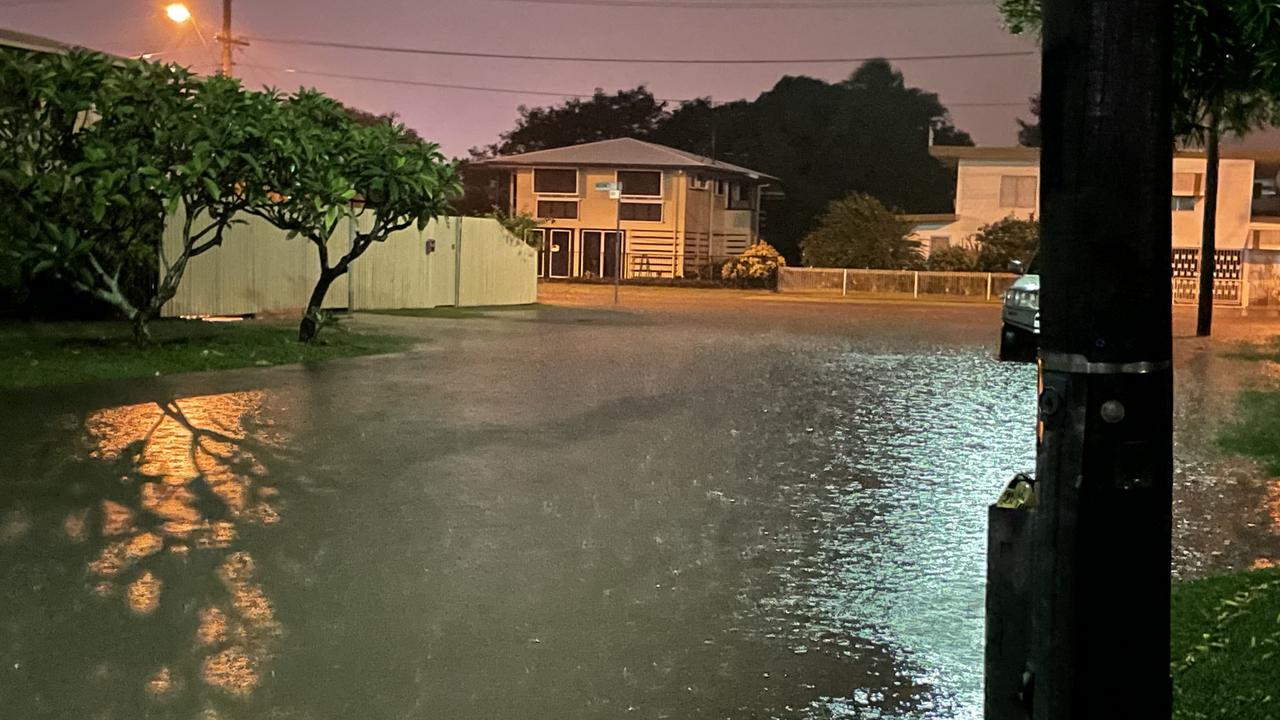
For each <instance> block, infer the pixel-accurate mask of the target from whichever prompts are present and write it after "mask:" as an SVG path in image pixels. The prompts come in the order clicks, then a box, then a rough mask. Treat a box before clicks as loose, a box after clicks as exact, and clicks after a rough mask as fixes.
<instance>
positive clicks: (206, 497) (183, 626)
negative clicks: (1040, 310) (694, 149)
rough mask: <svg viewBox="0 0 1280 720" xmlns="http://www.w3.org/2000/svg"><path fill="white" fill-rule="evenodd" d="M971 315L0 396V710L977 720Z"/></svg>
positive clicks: (678, 323)
mask: <svg viewBox="0 0 1280 720" xmlns="http://www.w3.org/2000/svg"><path fill="white" fill-rule="evenodd" d="M834 313H839V315H838V316H837V315H836V314H834ZM991 314H992V313H991V309H990V308H980V309H973V308H955V309H936V308H935V309H923V310H922V309H919V308H913V309H909V310H893V309H892V308H891V307H890V308H888V309H885V308H879V309H873V310H868V309H867V307H862V308H861V310H855V309H852V308H839V309H832V308H825V307H824V306H813V307H802V306H796V307H787V308H782V309H778V308H773V307H771V308H768V309H762V310H761V311H760V312H754V311H751V312H735V313H729V314H726V313H719V312H711V311H708V312H706V313H679V314H671V313H665V312H657V311H655V312H629V313H620V314H617V313H606V312H600V311H591V310H579V309H566V308H550V309H544V310H540V311H530V312H518V313H510V314H506V315H504V316H503V317H501V318H498V319H476V320H466V321H438V320H436V321H426V320H416V319H410V318H366V319H364V320H361V321H360V322H362V323H376V324H378V325H379V326H380V327H382V328H383V329H389V330H393V331H402V332H407V333H415V334H418V335H420V336H421V337H422V338H423V341H424V342H423V345H422V346H421V347H420V348H419V349H417V350H415V351H413V352H410V353H406V354H403V355H399V356H391V357H382V358H363V359H352V360H345V361H338V362H333V363H330V364H328V365H325V366H321V367H316V368H299V367H293V368H277V369H255V370H245V371H234V372H227V373H222V374H218V375H206V376H188V377H175V378H170V379H158V380H154V381H148V382H142V383H120V384H115V385H111V386H103V387H101V388H96V389H80V390H75V391H58V392H49V393H44V394H35V393H30V394H24V395H19V396H13V397H12V398H8V399H7V400H6V404H5V408H6V409H5V413H4V417H3V420H0V423H2V425H0V431H2V432H0V454H2V456H3V457H4V458H5V459H6V460H5V463H4V464H3V466H2V467H0V582H2V583H3V584H2V586H0V707H3V708H5V709H6V716H8V714H9V713H11V714H12V716H13V717H32V718H36V717H50V718H103V719H108V718H192V719H196V718H199V719H201V720H214V719H217V718H224V719H227V720H231V719H233V718H355V717H360V718H397V719H398V718H436V717H439V718H451V719H453V718H459V719H462V718H537V719H547V720H552V719H555V720H559V719H561V718H622V717H634V718H767V717H777V718H919V719H934V718H972V719H976V718H979V717H980V716H981V712H980V711H981V657H982V614H983V575H984V566H983V562H984V556H985V527H984V523H985V507H986V505H987V504H988V503H990V502H991V501H992V499H993V498H994V497H995V495H996V494H997V493H998V491H999V490H1000V488H1001V487H1002V486H1003V484H1004V483H1005V482H1006V481H1007V479H1008V478H1009V477H1010V476H1011V475H1012V474H1013V473H1014V472H1017V471H1021V470H1028V469H1030V468H1031V467H1032V465H1033V451H1034V447H1033V445H1034V436H1033V433H1034V430H1033V425H1032V416H1031V413H1032V407H1033V394H1034V371H1033V369H1031V368H1029V367H1027V366H1014V365H1002V364H1000V363H996V362H994V361H993V360H991V359H990V354H991V347H990V342H989V339H990V337H991V336H992V333H991V332H989V331H988V329H987V325H988V324H989V321H990V317H989V316H991ZM1193 474H1194V473H1193ZM1197 477H1199V475H1197ZM1246 485H1247V483H1246ZM1248 492H1250V493H1262V492H1265V488H1261V487H1253V486H1249V487H1248ZM1227 495H1230V493H1227ZM1206 497H1207V496H1206ZM1233 497H1234V496H1233ZM1250 497H1252V496H1250ZM1195 502H1200V501H1195ZM1205 502H1208V501H1205ZM1215 502H1218V503H1219V504H1220V505H1223V506H1226V505H1227V503H1228V501H1225V500H1218V501H1215ZM1193 504H1194V503H1193ZM1259 506H1261V504H1259ZM1195 507H1196V508H1199V507H1200V505H1195ZM1192 514H1194V513H1192ZM1211 522H1213V521H1207V520H1206V521H1204V523H1211ZM1264 534H1265V533H1264ZM1224 537H1228V538H1233V537H1238V535H1232V534H1231V533H1230V532H1227V533H1226V535H1224ZM1215 547H1216V546H1215ZM1210 552H1213V549H1210V548H1208V547H1206V548H1205V549H1203V550H1193V551H1189V552H1188V554H1187V557H1188V558H1191V559H1194V560H1196V561H1197V562H1200V561H1202V560H1203V559H1204V558H1210V557H1211V556H1210V555H1209V553H1210ZM1192 564H1193V563H1192V562H1191V561H1190V560H1188V561H1187V562H1186V563H1184V565H1186V566H1187V567H1191V566H1192Z"/></svg>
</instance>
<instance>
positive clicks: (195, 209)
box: [0, 52, 274, 338]
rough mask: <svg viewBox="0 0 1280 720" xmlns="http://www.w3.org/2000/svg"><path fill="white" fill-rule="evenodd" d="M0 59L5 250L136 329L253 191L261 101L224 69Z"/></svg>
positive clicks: (19, 56) (32, 276) (82, 56)
mask: <svg viewBox="0 0 1280 720" xmlns="http://www.w3.org/2000/svg"><path fill="white" fill-rule="evenodd" d="M0 62H2V63H4V73H3V75H4V80H3V81H2V84H3V86H4V89H3V95H4V97H5V98H6V99H7V100H10V101H12V102H11V103H9V104H6V110H5V121H4V123H3V125H4V127H5V130H7V131H8V132H7V133H5V134H3V135H0V140H2V141H3V144H4V149H5V150H7V151H8V152H5V153H0V155H3V156H5V157H6V160H4V161H0V163H3V165H0V192H4V193H5V194H6V195H9V196H13V197H19V198H21V200H20V201H19V202H17V203H15V208H14V210H15V212H13V213H12V214H11V215H10V216H9V217H8V218H7V219H6V221H5V222H4V226H3V237H4V238H5V240H4V246H5V248H6V249H7V250H8V252H9V254H10V255H11V256H12V257H14V258H16V260H17V264H18V265H19V267H20V268H21V272H22V277H23V278H24V279H26V280H27V281H28V282H32V281H39V280H40V279H41V278H43V277H49V276H52V277H53V278H56V279H57V280H58V281H61V282H63V283H65V284H66V285H67V286H68V287H69V288H74V289H75V290H77V291H79V292H82V293H85V294H88V295H90V296H93V297H96V298H98V299H99V300H101V301H103V302H106V303H109V304H110V305H111V306H113V307H114V308H116V310H117V311H118V312H119V314H121V315H123V316H124V317H126V318H128V319H130V320H132V321H133V323H134V327H135V330H136V332H137V333H138V335H139V337H140V338H145V337H146V332H147V331H146V325H147V323H148V322H149V321H150V320H151V319H152V318H153V317H155V316H156V315H157V314H158V313H159V311H160V308H161V306H163V304H164V303H165V302H167V301H168V300H169V299H170V298H171V297H172V296H173V294H174V292H175V291H176V289H177V286H178V283H179V281H180V280H181V277H182V274H183V271H184V270H185V268H186V264H187V262H188V261H189V260H190V258H192V257H195V256H197V255H199V254H201V253H203V252H206V251H208V250H210V249H213V248H215V247H217V246H218V245H220V244H221V241H222V234H223V232H224V231H225V229H226V228H227V227H229V226H230V225H231V223H232V222H233V216H234V214H235V213H237V212H239V211H240V210H242V209H244V208H245V207H246V206H247V205H249V204H251V203H253V202H255V201H258V200H259V199H260V191H259V188H260V187H261V182H260V181H259V180H258V179H257V178H256V177H255V175H256V171H257V167H258V161H257V159H256V158H257V157H259V156H261V154H262V153H264V152H265V150H266V147H267V144H266V141H265V138H264V135H263V122H262V118H263V116H264V114H266V113H269V112H270V110H271V109H272V108H273V106H274V103H273V101H272V99H271V98H270V97H269V96H266V95H263V94H261V93H246V92H244V91H243V90H242V89H241V88H240V86H239V84H238V83H237V82H236V81H235V80H231V79H228V78H222V77H215V78H208V79H200V78H197V77H195V76H193V75H192V74H191V73H189V72H188V71H187V70H185V69H183V68H180V67H177V66H173V65H159V64H154V63H148V62H143V61H132V60H131V61H118V60H111V59H108V58H106V57H104V56H101V55H95V54H89V53H71V54H69V55H29V54H23V53H14V52H5V53H3V54H2V55H0ZM178 211H180V212H181V218H182V235H181V237H182V246H181V248H180V249H178V250H177V251H176V252H172V253H170V254H171V255H172V256H171V257H165V256H164V253H162V248H161V239H162V233H163V230H164V226H165V221H166V217H167V216H171V215H172V214H173V213H175V212H178ZM157 259H159V263H160V267H159V270H158V271H157ZM131 277H132V278H133V281H132V282H131V281H130V278H131ZM157 277H158V280H157Z"/></svg>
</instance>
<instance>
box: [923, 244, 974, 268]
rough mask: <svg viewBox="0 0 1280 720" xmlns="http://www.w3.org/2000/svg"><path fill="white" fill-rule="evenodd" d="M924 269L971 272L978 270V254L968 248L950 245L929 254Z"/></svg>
mask: <svg viewBox="0 0 1280 720" xmlns="http://www.w3.org/2000/svg"><path fill="white" fill-rule="evenodd" d="M925 267H926V268H927V269H929V270H937V271H943V272H971V271H974V270H977V269H978V253H977V252H976V251H975V250H974V249H973V248H970V247H965V246H963V245H952V246H951V247H949V248H945V249H943V250H935V251H934V252H931V253H929V259H928V260H926V261H925Z"/></svg>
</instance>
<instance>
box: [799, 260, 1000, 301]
mask: <svg viewBox="0 0 1280 720" xmlns="http://www.w3.org/2000/svg"><path fill="white" fill-rule="evenodd" d="M1017 279H1018V276H1017V275H1014V274H1012V273H985V272H935V271H931V270H928V271H926V270H919V271H917V270H860V269H853V268H793V267H788V268H782V269H781V270H780V271H779V273H778V292H792V293H815V294H822V295H839V296H842V297H847V296H850V295H891V296H899V297H912V298H926V299H942V298H954V299H965V300H975V301H980V302H985V301H996V302H999V301H1000V299H1001V297H1002V296H1003V294H1004V291H1005V289H1006V288H1008V287H1009V286H1010V285H1012V284H1013V281H1014V280H1017Z"/></svg>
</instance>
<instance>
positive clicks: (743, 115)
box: [652, 60, 972, 259]
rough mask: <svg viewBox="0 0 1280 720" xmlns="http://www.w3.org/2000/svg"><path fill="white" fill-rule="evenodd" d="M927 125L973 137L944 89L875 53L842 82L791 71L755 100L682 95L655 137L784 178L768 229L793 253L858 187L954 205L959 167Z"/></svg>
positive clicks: (933, 207)
mask: <svg viewBox="0 0 1280 720" xmlns="http://www.w3.org/2000/svg"><path fill="white" fill-rule="evenodd" d="M930 135H932V138H933V142H934V143H935V144H950V145H971V144H972V141H971V140H970V139H969V136H968V135H966V134H965V133H963V132H961V131H959V130H957V129H956V128H955V127H954V126H953V125H952V124H951V120H950V118H949V116H948V114H947V110H946V108H945V107H943V106H942V104H941V103H940V102H939V101H938V97H937V95H935V94H934V93H930V92H927V91H924V90H921V89H919V88H913V87H908V86H906V84H905V82H904V80H903V77H902V74H901V73H900V72H898V71H897V70H896V69H894V68H893V67H892V66H891V65H890V64H889V63H888V62H886V61H884V60H872V61H868V62H866V63H864V64H863V65H862V66H861V67H859V68H858V69H857V70H855V71H854V72H853V73H852V74H851V75H850V76H849V78H848V79H846V80H844V81H843V82H838V83H828V82H825V81H822V80H818V79H814V78H809V77H803V76H800V77H795V76H788V77H784V78H782V79H781V80H779V81H778V83H777V84H776V85H775V86H774V87H773V88H772V89H770V90H768V91H767V92H765V93H763V94H761V95H760V96H759V97H758V98H756V99H755V100H751V101H739V102H733V103H727V104H723V105H715V104H712V103H711V102H709V101H706V100H701V101H695V102H691V103H685V104H683V105H681V106H680V107H679V108H677V109H676V110H675V111H674V112H673V113H672V114H671V117H670V119H669V120H667V121H665V122H664V123H662V125H661V126H660V127H659V128H658V130H657V132H655V133H654V135H653V137H652V139H653V140H654V142H659V143H663V144H666V145H671V146H673V147H678V148H681V149H684V150H689V151H691V152H696V153H699V154H703V155H710V156H713V157H715V158H716V159H718V160H725V161H727V162H731V163H735V164H738V165H742V166H745V167H750V168H752V169H755V170H760V171H763V172H766V173H769V174H770V175H773V176H775V177H777V178H779V183H778V184H779V186H780V187H781V189H782V190H783V192H784V193H785V197H784V198H783V199H782V200H780V201H776V202H773V203H772V204H770V206H769V207H768V220H767V227H766V231H767V233H768V235H769V237H770V239H771V241H772V242H773V244H774V246H775V247H777V248H778V250H779V251H781V252H782V253H783V254H784V255H786V256H787V257H788V258H791V259H796V258H797V257H798V256H799V255H800V253H799V244H800V239H801V238H803V237H805V235H806V234H807V233H809V232H810V231H811V230H812V229H813V227H814V226H815V223H816V222H817V220H818V218H819V217H820V216H821V215H822V213H823V211H824V208H826V206H827V205H828V203H830V202H831V201H833V200H838V199H840V198H843V197H845V196H847V195H848V194H850V193H853V192H858V193H869V194H871V195H874V196H875V197H877V198H879V199H880V200H881V201H883V202H884V203H886V204H888V205H891V206H894V207H900V208H903V209H905V210H907V211H910V212H944V211H950V210H951V209H952V208H951V204H952V198H953V194H954V192H955V177H954V175H953V173H952V171H951V170H949V169H947V168H946V167H945V166H943V165H942V164H941V163H940V162H939V161H938V160H937V159H936V158H934V157H932V156H931V155H930V154H929V140H930Z"/></svg>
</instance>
